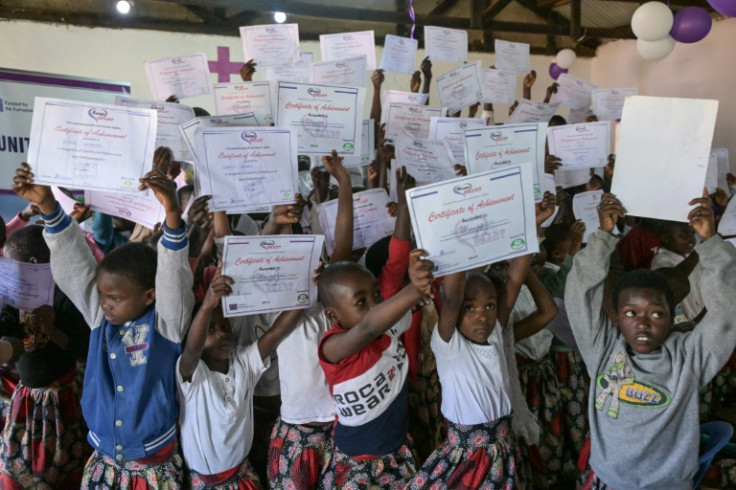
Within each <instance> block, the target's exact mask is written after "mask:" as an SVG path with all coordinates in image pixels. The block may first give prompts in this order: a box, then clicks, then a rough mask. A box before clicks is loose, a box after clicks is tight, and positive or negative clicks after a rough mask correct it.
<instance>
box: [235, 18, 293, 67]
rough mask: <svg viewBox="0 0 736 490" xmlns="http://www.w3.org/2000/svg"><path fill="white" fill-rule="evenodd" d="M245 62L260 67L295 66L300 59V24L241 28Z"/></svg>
mask: <svg viewBox="0 0 736 490" xmlns="http://www.w3.org/2000/svg"><path fill="white" fill-rule="evenodd" d="M240 39H241V40H242V41H243V57H244V60H243V61H248V60H251V59H252V60H253V61H254V62H256V63H257V64H258V65H259V66H270V65H293V64H294V63H296V62H297V60H298V59H299V24H268V25H261V26H244V27H241V28H240Z"/></svg>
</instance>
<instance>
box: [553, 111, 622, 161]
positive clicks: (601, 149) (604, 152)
mask: <svg viewBox="0 0 736 490" xmlns="http://www.w3.org/2000/svg"><path fill="white" fill-rule="evenodd" d="M547 142H548V145H549V153H550V155H554V156H556V157H558V158H559V159H561V160H562V166H563V167H565V168H567V169H570V168H593V167H603V166H605V165H606V163H608V155H610V154H611V121H600V122H594V123H585V124H567V125H565V126H553V127H551V128H547Z"/></svg>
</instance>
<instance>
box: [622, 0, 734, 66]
mask: <svg viewBox="0 0 736 490" xmlns="http://www.w3.org/2000/svg"><path fill="white" fill-rule="evenodd" d="M708 3H710V4H711V6H712V7H713V8H716V7H715V5H714V4H723V5H724V6H726V7H727V9H730V10H732V11H734V13H735V14H736V7H735V6H734V4H736V2H734V1H733V0H708ZM716 10H718V9H717V8H716ZM719 12H720V10H719ZM721 13H723V12H721ZM724 15H725V14H724ZM712 24H713V19H711V16H710V13H709V12H708V11H707V10H705V9H704V8H700V7H686V8H684V9H681V10H679V11H678V12H677V13H676V14H674V15H673V14H672V11H671V10H670V8H669V7H668V6H667V5H665V4H664V3H661V2H647V3H645V4H643V5H641V6H640V7H639V8H638V9H636V11H635V12H634V15H633V16H632V17H631V30H632V31H634V35H635V36H636V37H637V40H636V50H637V51H638V52H639V56H641V57H642V58H644V59H645V60H660V59H662V58H664V57H666V56H667V55H668V54H670V53H671V52H672V50H673V49H674V48H675V42H681V43H696V42H698V41H700V40H701V39H703V38H704V37H705V36H707V35H708V33H709V32H710V28H711V26H712Z"/></svg>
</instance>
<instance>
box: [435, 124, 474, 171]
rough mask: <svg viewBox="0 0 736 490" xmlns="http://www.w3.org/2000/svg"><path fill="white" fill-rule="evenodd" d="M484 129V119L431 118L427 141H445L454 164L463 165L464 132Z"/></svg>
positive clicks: (464, 164)
mask: <svg viewBox="0 0 736 490" xmlns="http://www.w3.org/2000/svg"><path fill="white" fill-rule="evenodd" d="M484 127H486V121H485V119H481V118H475V117H474V118H470V117H433V118H432V119H431V120H430V121H429V139H431V140H440V141H446V142H447V144H448V145H450V151H452V156H453V157H454V158H455V163H457V164H458V165H462V166H463V167H465V166H466V163H465V130H466V129H477V128H484Z"/></svg>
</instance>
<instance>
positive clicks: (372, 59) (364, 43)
mask: <svg viewBox="0 0 736 490" xmlns="http://www.w3.org/2000/svg"><path fill="white" fill-rule="evenodd" d="M319 47H320V49H321V50H322V60H323V61H332V60H343V59H345V58H351V57H353V56H365V57H366V59H367V60H368V69H369V70H375V69H376V39H375V35H374V34H373V31H361V32H343V33H341V34H320V36H319Z"/></svg>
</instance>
